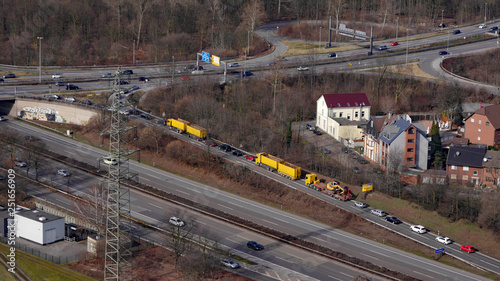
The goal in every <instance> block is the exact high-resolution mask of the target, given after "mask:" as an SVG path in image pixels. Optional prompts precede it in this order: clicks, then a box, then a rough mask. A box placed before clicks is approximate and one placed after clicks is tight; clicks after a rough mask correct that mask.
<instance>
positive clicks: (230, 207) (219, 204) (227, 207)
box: [217, 204, 234, 210]
mask: <svg viewBox="0 0 500 281" xmlns="http://www.w3.org/2000/svg"><path fill="white" fill-rule="evenodd" d="M217 205H219V206H221V207H224V208H226V209H229V210H234V209H233V208H231V207H228V206H226V205H222V204H217Z"/></svg>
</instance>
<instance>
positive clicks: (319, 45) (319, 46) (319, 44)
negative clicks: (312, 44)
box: [318, 26, 323, 49]
mask: <svg viewBox="0 0 500 281" xmlns="http://www.w3.org/2000/svg"><path fill="white" fill-rule="evenodd" d="M322 28H323V27H322V26H320V27H319V43H318V48H320V49H321V29H322Z"/></svg>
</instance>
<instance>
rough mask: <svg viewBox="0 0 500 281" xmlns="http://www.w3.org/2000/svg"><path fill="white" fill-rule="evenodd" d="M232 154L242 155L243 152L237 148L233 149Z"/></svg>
mask: <svg viewBox="0 0 500 281" xmlns="http://www.w3.org/2000/svg"><path fill="white" fill-rule="evenodd" d="M233 155H236V156H243V152H241V151H239V150H235V151H233Z"/></svg>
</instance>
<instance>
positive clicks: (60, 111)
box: [9, 98, 98, 125]
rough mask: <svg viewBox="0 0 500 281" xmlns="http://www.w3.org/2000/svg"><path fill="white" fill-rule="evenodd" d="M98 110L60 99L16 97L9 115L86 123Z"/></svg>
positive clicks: (30, 118) (60, 121)
mask: <svg viewBox="0 0 500 281" xmlns="http://www.w3.org/2000/svg"><path fill="white" fill-rule="evenodd" d="M97 113H98V110H96V109H94V108H89V107H85V106H82V105H79V104H73V103H70V102H62V101H60V102H59V101H49V100H35V99H24V98H17V99H16V101H15V103H14V105H13V106H12V108H11V110H10V112H9V115H10V116H18V117H20V118H23V119H28V120H41V121H53V122H59V123H71V124H77V125H86V124H87V123H88V121H89V120H90V118H91V117H92V116H94V115H97Z"/></svg>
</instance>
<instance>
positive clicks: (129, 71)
mask: <svg viewBox="0 0 500 281" xmlns="http://www.w3.org/2000/svg"><path fill="white" fill-rule="evenodd" d="M122 74H123V75H126V74H134V72H133V71H132V70H131V69H127V70H124V71H122Z"/></svg>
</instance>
